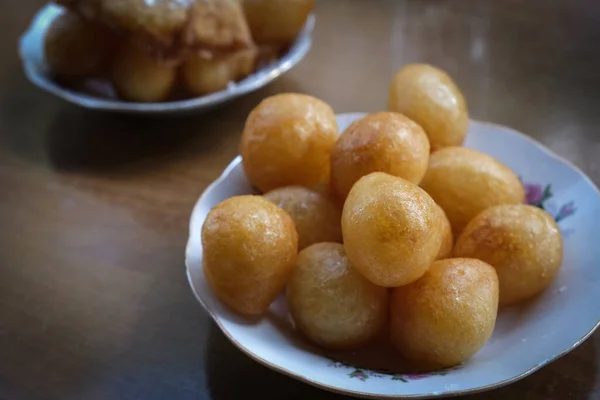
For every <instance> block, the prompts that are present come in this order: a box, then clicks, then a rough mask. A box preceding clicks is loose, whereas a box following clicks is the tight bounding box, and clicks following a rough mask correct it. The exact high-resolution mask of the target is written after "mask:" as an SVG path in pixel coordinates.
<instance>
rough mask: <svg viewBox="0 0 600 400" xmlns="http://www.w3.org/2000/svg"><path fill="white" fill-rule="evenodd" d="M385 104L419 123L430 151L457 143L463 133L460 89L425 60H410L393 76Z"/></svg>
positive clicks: (465, 122) (466, 121)
mask: <svg viewBox="0 0 600 400" xmlns="http://www.w3.org/2000/svg"><path fill="white" fill-rule="evenodd" d="M388 107H389V109H390V110H391V111H396V112H400V113H402V114H404V115H406V116H407V117H408V118H410V119H412V120H414V121H415V122H416V123H418V124H419V125H421V127H423V129H424V130H425V132H426V133H427V136H429V142H430V144H431V151H436V150H438V149H441V148H442V147H448V146H460V145H461V144H462V142H463V140H464V138H465V135H466V134H467V129H468V127H469V116H468V114H467V106H466V104H465V100H464V98H463V96H462V94H461V93H460V90H459V89H458V87H457V86H456V84H455V83H454V82H453V81H452V79H451V78H450V77H449V76H448V74H446V73H445V72H444V71H442V70H440V69H437V68H435V67H432V66H431V65H426V64H411V65H407V66H406V67H404V68H402V69H401V70H400V71H398V73H397V74H396V75H395V76H394V78H393V80H392V83H391V85H390V93H389V100H388Z"/></svg>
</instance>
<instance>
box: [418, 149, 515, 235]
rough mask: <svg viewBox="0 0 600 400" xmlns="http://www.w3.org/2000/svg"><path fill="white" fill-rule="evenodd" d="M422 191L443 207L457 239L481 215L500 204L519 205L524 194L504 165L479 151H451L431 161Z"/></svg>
mask: <svg viewBox="0 0 600 400" xmlns="http://www.w3.org/2000/svg"><path fill="white" fill-rule="evenodd" d="M421 187H422V188H423V189H424V190H425V191H426V192H427V193H429V195H430V196H431V197H433V200H435V202H436V203H437V204H439V205H440V207H442V209H443V210H444V212H445V213H446V216H447V217H448V219H449V220H450V224H451V225H452V232H453V234H454V235H455V236H458V234H459V233H460V232H461V231H462V230H463V228H464V227H465V226H466V225H467V223H468V222H469V221H470V220H471V219H473V218H474V217H475V216H476V215H477V214H479V213H480V212H481V211H483V210H485V209H486V208H488V207H491V206H495V205H499V204H519V203H522V202H523V199H524V197H525V192H524V190H523V185H521V182H520V181H519V178H518V177H517V176H516V175H515V174H514V173H513V172H512V171H511V170H510V168H508V167H507V166H505V165H504V164H502V163H501V162H500V161H498V160H496V159H495V158H493V157H490V156H488V155H487V154H483V153H481V152H479V151H477V150H472V149H467V148H463V147H448V148H444V149H442V150H439V151H436V152H435V153H433V154H431V156H430V157H429V167H428V169H427V173H426V174H425V177H424V178H423V180H422V181H421Z"/></svg>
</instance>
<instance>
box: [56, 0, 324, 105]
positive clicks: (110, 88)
mask: <svg viewBox="0 0 600 400" xmlns="http://www.w3.org/2000/svg"><path fill="white" fill-rule="evenodd" d="M54 1H55V2H57V3H58V4H60V5H61V6H62V7H64V9H63V10H62V13H61V14H60V15H59V16H57V17H56V19H54V20H53V21H52V23H51V25H50V27H49V28H48V31H47V33H46V35H45V40H44V53H45V60H46V62H47V64H48V67H49V71H50V73H51V74H52V76H53V78H54V79H55V80H56V81H57V82H58V83H59V84H61V85H63V86H66V87H69V88H71V89H74V90H76V91H80V92H84V93H87V94H91V95H95V96H97V97H107V98H118V99H121V100H125V101H132V102H161V101H167V100H177V99H181V98H190V97H197V96H203V95H207V94H210V93H214V92H217V91H220V90H224V89H226V88H227V87H228V85H230V84H231V83H232V82H237V81H240V80H242V79H243V78H245V77H247V76H248V75H250V74H251V73H252V72H254V71H255V70H257V69H260V68H261V67H262V66H264V65H266V64H268V63H269V62H271V61H273V60H275V59H277V58H279V57H280V56H281V55H283V54H284V53H285V52H286V51H287V50H288V49H289V48H290V46H291V44H292V43H293V42H294V40H295V39H296V37H297V36H298V34H299V33H300V32H301V31H302V28H303V27H304V25H305V23H306V20H307V19H308V17H309V15H310V13H311V12H312V10H313V7H314V3H315V0H293V1H287V0H285V1H284V0H186V1H181V0H161V1H143V0H118V1H115V0H54Z"/></svg>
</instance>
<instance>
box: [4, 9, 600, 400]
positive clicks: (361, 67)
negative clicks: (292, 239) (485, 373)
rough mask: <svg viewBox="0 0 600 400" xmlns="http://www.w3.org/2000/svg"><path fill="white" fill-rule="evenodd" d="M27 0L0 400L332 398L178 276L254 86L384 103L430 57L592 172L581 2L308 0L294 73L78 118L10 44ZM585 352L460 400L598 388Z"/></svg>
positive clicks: (11, 133)
mask: <svg viewBox="0 0 600 400" xmlns="http://www.w3.org/2000/svg"><path fill="white" fill-rule="evenodd" d="M41 3H42V2H41V1H34V0H23V1H20V2H18V3H15V2H13V1H2V2H0V26H2V27H3V29H4V33H3V35H2V36H1V37H0V50H1V53H0V54H2V67H1V68H0V398H2V399H192V398H193V399H199V398H200V399H205V398H206V399H209V398H214V399H234V398H235V399H237V398H248V397H249V396H260V397H261V398H277V399H305V398H308V397H309V396H311V398H316V399H334V398H341V397H340V396H336V395H333V394H329V393H326V392H323V391H321V390H319V389H315V388H312V387H309V386H307V385H304V384H302V383H299V382H296V381H294V380H292V379H290V378H287V377H284V376H282V375H280V374H278V373H276V372H272V371H270V370H268V369H266V368H264V367H262V366H260V365H258V364H257V363H255V362H253V361H252V360H250V359H249V358H247V357H246V356H244V355H243V354H242V353H241V352H239V351H238V350H236V349H235V348H234V347H233V345H231V344H230V343H229V342H228V341H227V339H226V338H225V337H224V336H223V335H222V334H221V333H220V332H219V330H218V329H217V328H216V327H215V325H214V324H213V323H212V322H211V320H210V318H209V317H208V315H207V314H206V313H205V312H204V311H203V310H202V309H201V307H200V306H199V304H197V302H196V300H195V299H194V297H193V295H192V293H191V291H190V290H189V288H188V284H187V281H186V277H185V273H184V265H183V258H184V246H185V243H186V239H187V226H188V217H189V214H190V211H191V209H192V206H193V205H194V202H195V201H196V199H197V198H198V196H199V195H200V193H201V192H202V191H203V190H204V188H205V187H206V186H207V185H208V184H209V183H210V182H211V181H212V180H213V179H215V178H216V177H217V176H218V174H219V173H220V171H221V170H222V169H223V168H224V167H225V165H226V164H227V163H228V162H229V161H230V160H231V159H232V158H233V157H234V156H235V155H236V154H237V151H238V150H237V146H238V140H239V138H240V132H241V129H242V126H243V123H244V119H245V117H246V115H247V114H248V112H249V111H250V110H251V109H252V107H253V106H255V105H256V104H257V103H258V102H259V101H260V100H261V99H262V98H264V97H265V96H268V95H271V94H274V93H279V92H285V91H299V92H305V93H310V94H312V95H315V96H317V97H320V98H322V99H324V100H325V101H327V102H329V103H330V104H331V105H332V106H333V108H334V109H335V110H336V111H338V112H344V111H375V110H380V109H383V108H384V107H385V102H386V92H387V85H388V81H389V80H390V78H391V76H392V74H393V73H394V71H395V70H396V69H397V68H398V67H400V66H401V65H403V64H405V63H408V62H414V61H426V62H431V63H434V64H436V65H438V66H440V67H442V68H443V69H445V70H447V71H448V72H449V73H450V74H451V75H452V76H454V77H455V79H456V81H457V82H458V83H459V85H460V87H461V88H462V89H463V91H464V94H465V96H466V98H467V100H468V103H469V106H470V112H471V115H472V117H473V118H476V119H481V120H489V121H493V122H498V123H502V124H506V125H509V126H512V127H514V128H516V129H518V130H521V131H523V132H527V133H529V134H530V135H532V136H533V137H535V138H537V139H538V140H540V141H541V142H543V143H544V144H545V145H547V146H548V147H550V148H551V149H552V150H554V151H555V152H557V153H558V154H560V155H562V156H564V157H565V158H567V159H569V160H571V161H573V162H574V163H575V164H577V165H578V166H579V167H581V168H582V169H583V170H584V171H585V172H586V173H587V174H589V176H590V177H591V178H592V180H594V181H595V182H596V184H598V183H600V132H599V127H600V109H599V105H600V52H599V51H598V50H599V47H598V46H599V43H600V7H598V5H597V4H596V2H594V1H593V0H587V1H583V0H579V1H570V0H560V1H559V0H554V1H546V0H536V1H534V0H529V1H524V0H522V1H516V0H514V1H509V0H506V1H504V0H473V1H462V0H453V1H450V0H444V1H441V0H439V1H435V0H433V1H429V0H415V1H372V0H345V1H344V0H327V1H324V0H322V1H321V2H320V3H319V5H318V13H317V15H318V20H317V26H316V31H315V34H314V46H313V49H312V51H311V52H310V54H309V55H308V57H307V58H306V60H305V61H304V62H302V63H301V64H300V65H299V66H298V67H297V68H295V69H294V70H293V71H291V72H290V73H288V74H287V75H285V76H284V77H282V78H281V79H279V80H278V81H277V82H276V83H275V84H272V85H270V86H269V87H267V88H265V89H262V90H259V91H258V92H256V93H254V94H252V95H249V96H246V97H244V98H242V99H239V100H236V101H234V102H232V103H230V104H228V105H226V106H223V107H221V108H220V109H218V110H215V111H213V112H211V113H210V114H206V115H197V116H193V117H186V118H179V119H140V118H131V117H124V116H116V115H109V114H101V113H94V112H88V111H85V110H82V109H79V108H76V107H74V106H70V105H68V104H65V103H63V102H62V101H59V100H57V99H55V98H53V97H52V96H50V95H48V94H46V93H42V92H41V91H39V90H37V89H36V88H34V87H32V85H30V84H29V83H28V82H27V81H26V80H25V78H24V77H23V74H22V72H21V70H20V63H19V60H18V58H17V55H16V51H15V50H16V40H17V37H18V35H19V34H20V33H21V31H22V30H24V29H25V27H26V25H27V24H28V22H29V18H30V17H31V15H32V14H33V13H34V11H35V9H36V8H37V7H39V6H40V5H41ZM557 323H560V321H557ZM549 329H551V327H549ZM599 349H600V336H599V334H595V335H593V336H592V337H591V338H590V339H589V340H588V341H587V342H585V343H584V344H583V345H582V346H581V347H579V348H578V349H576V350H575V351H573V352H572V353H570V354H569V355H567V356H565V357H563V358H562V359H560V360H558V361H556V362H554V363H552V364H550V365H549V366H547V367H546V368H544V369H542V370H541V371H539V372H537V373H535V374H534V375H532V376H530V377H528V378H526V379H523V380H522V381H520V382H518V383H515V384H513V385H510V386H509V387H505V388H502V389H499V390H496V391H492V392H489V393H484V394H481V395H478V396H473V397H472V398H474V399H475V398H480V399H505V398H518V399H561V400H563V399H584V398H588V399H597V398H600V373H599V372H598V368H599V367H598V360H600V354H599V353H598V351H599Z"/></svg>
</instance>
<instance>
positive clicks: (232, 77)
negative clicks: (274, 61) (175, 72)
mask: <svg viewBox="0 0 600 400" xmlns="http://www.w3.org/2000/svg"><path fill="white" fill-rule="evenodd" d="M257 56H258V49H257V48H256V47H255V46H252V47H250V48H248V49H243V50H238V51H234V52H230V53H225V54H215V55H214V56H213V57H207V56H205V55H203V54H195V55H190V56H188V57H187V58H186V59H185V60H184V61H183V63H182V65H181V67H180V72H181V75H180V76H181V81H182V83H183V86H184V87H185V89H186V90H187V91H188V92H189V93H191V94H194V95H204V94H208V93H212V92H216V91H219V90H222V89H225V88H226V87H227V85H228V84H229V82H235V81H237V80H239V79H242V78H244V77H246V76H248V75H249V74H250V73H251V72H252V71H253V70H254V68H255V66H256V61H257Z"/></svg>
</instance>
